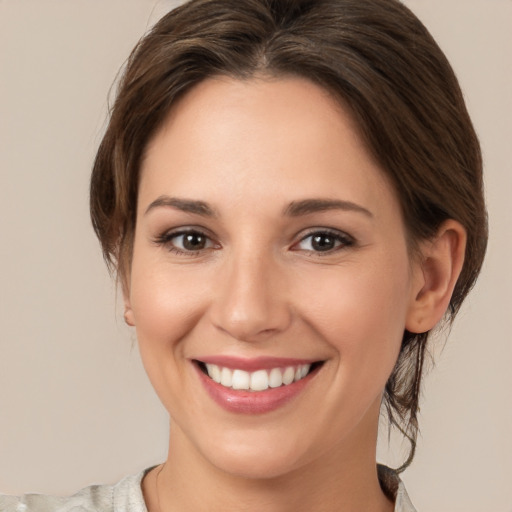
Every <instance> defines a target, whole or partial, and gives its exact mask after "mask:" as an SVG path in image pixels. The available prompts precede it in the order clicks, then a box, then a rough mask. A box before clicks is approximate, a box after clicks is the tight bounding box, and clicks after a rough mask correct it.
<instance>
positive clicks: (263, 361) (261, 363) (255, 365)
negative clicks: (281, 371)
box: [194, 355, 320, 372]
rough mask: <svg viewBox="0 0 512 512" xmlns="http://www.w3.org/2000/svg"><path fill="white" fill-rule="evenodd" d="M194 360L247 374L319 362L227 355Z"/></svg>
mask: <svg viewBox="0 0 512 512" xmlns="http://www.w3.org/2000/svg"><path fill="white" fill-rule="evenodd" d="M194 360H195V361H199V362H201V363H205V364H215V365H217V366H221V367H224V368H230V369H232V370H245V371H247V372H254V371H256V370H269V369H272V368H286V367H288V366H298V365H302V364H313V363H315V362H319V361H320V360H319V359H300V358H291V357H268V356H259V357H253V358H246V357H240V356H228V355H212V356H204V357H195V358H194Z"/></svg>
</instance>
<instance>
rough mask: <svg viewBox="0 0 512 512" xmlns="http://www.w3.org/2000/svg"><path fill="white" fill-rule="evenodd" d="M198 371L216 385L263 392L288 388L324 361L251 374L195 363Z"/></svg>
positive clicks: (214, 365)
mask: <svg viewBox="0 0 512 512" xmlns="http://www.w3.org/2000/svg"><path fill="white" fill-rule="evenodd" d="M195 363H196V364H197V365H198V367H199V369H200V370H201V371H202V372H203V373H204V374H205V375H207V376H208V377H209V378H210V379H212V380H213V381H214V382H216V383H217V384H220V385H221V386H224V387H225V388H229V389H233V390H240V391H265V390H267V389H273V388H280V387H285V386H289V385H290V384H293V383H294V382H298V381H300V380H302V379H304V378H305V377H307V376H308V375H310V374H311V373H313V372H314V371H315V370H317V369H318V368H320V367H321V366H322V365H323V363H324V361H317V362H314V363H311V364H298V365H290V366H286V367H284V368H271V369H261V370H256V371H253V372H249V371H245V370H240V369H236V368H235V369H233V368H227V367H224V366H220V365H216V364H211V363H204V362H202V361H197V360H196V361H195Z"/></svg>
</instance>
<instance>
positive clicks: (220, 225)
mask: <svg viewBox="0 0 512 512" xmlns="http://www.w3.org/2000/svg"><path fill="white" fill-rule="evenodd" d="M163 196H165V197H172V198H178V199H180V200H183V199H185V200H189V201H202V202H204V203H207V204H208V206H209V208H210V209H211V210H212V212H213V213H214V215H203V214H202V213H201V212H199V213H198V212H190V211H183V210H182V209H180V208H179V207H176V206H169V205H165V204H160V205H158V204H157V205H156V206H155V205H154V202H155V201H156V200H158V199H159V198H162V197H163ZM306 199H322V200H336V201H344V202H350V204H351V207H350V208H348V209H347V208H338V207H337V208H329V209H323V210H318V209H316V210H314V211H310V212H307V213H305V212H302V213H300V212H299V213H300V214H297V215H293V216H292V215H289V209H290V205H292V204H296V203H297V202H298V201H303V200H306ZM164 202H165V201H164ZM160 203H162V201H160ZM152 204H153V206H152V207H151V206H150V205H152ZM354 205H356V207H354ZM148 208H149V209H148ZM363 209H364V211H363ZM287 212H288V213H287ZM184 228H186V229H190V228H193V229H194V230H195V231H199V232H201V233H203V235H204V236H205V237H206V238H205V239H204V240H207V242H206V244H205V245H204V247H202V248H201V249H200V250H198V251H190V250H187V249H186V248H184V246H183V243H182V242H183V238H182V237H180V236H174V238H172V236H171V235H170V234H169V233H173V232H180V230H183V229H184ZM326 229H329V231H330V232H331V233H330V234H331V236H332V234H333V233H334V235H335V238H336V236H338V235H339V236H340V238H339V239H336V241H335V243H334V245H333V247H332V248H331V249H330V250H328V251H324V252H322V251H318V250H316V246H314V245H312V239H311V236H310V235H311V232H314V233H317V234H319V233H320V234H321V233H324V232H325V230H326ZM164 235H165V237H164V238H165V240H163V238H162V237H163V236H164ZM322 236H323V235H322ZM323 240H324V241H325V238H323ZM464 240H465V238H464V230H463V229H462V228H461V227H460V226H459V225H458V224H457V223H455V222H454V221H448V223H446V224H445V225H444V226H443V227H442V229H441V230H440V232H439V236H438V238H437V239H436V240H434V241H430V242H429V243H428V244H427V243H425V244H423V245H422V246H421V247H422V251H423V253H422V254H423V256H422V258H418V259H411V258H410V256H409V251H408V247H407V244H406V234H405V230H404V224H403V220H402V215H401V211H400V205H399V202H398V199H397V197H396V195H395V193H394V190H393V188H392V186H391V185H390V183H389V182H388V180H387V179H386V177H385V175H384V173H383V172H382V171H381V169H380V168H379V166H378V165H377V164H376V163H375V162H374V160H373V159H372V158H371V156H370V154H369V152H368V151H367V149H366V148H365V147H364V144H363V143H362V141H361V139H360V137H359V136H358V133H357V129H356V126H355V125H354V123H353V121H352V119H351V117H350V115H349V114H348V113H347V111H345V110H344V109H343V108H342V107H341V106H340V105H339V104H338V103H336V102H335V101H334V100H333V99H332V98H331V97H330V96H329V95H328V94H327V93H326V92H325V91H324V90H323V89H321V88H319V87H318V86H316V85H314V84H312V83H310V82H308V81H306V80H303V79H299V78H279V79H271V78H264V77H260V78H254V79H251V80H248V81H237V80H234V79H230V78H225V77H224V78H215V79H208V80H206V81H204V82H202V83H200V84H199V85H197V86H196V87H195V88H194V89H192V90H191V91H190V92H189V93H188V94H187V95H185V96H184V97H183V98H182V99H181V100H180V101H179V103H178V104H176V105H175V107H174V108H173V110H172V112H171V113H170V115H169V116H168V118H167V120H166V121H165V123H164V125H163V126H162V127H161V129H160V130H159V131H158V133H157V134H156V135H155V136H154V138H153V139H152V141H151V142H150V144H149V146H148V148H147V152H146V157H145V160H144V162H143V166H142V177H141V182H140V189H139V196H138V212H137V225H136V232H135V241H134V247H133V260H132V266H131V269H130V275H129V276H127V280H126V282H127V285H126V286H125V291H124V292H125V303H126V315H125V316H126V319H127V321H128V323H130V324H131V325H134V326H135V327H136V331H137V337H138V340H139V345H140V352H141V356H142V359H143V362H144V365H145V368H146V371H147V373H148V375H149V378H150V380H151V382H152V384H153V386H154V388H155V390H156V392H157V394H158V396H159V397H160V399H161V401H162V403H163V404H164V406H165V407H166V409H167V410H168V412H169V414H170V417H171V429H170V443H169V446H170V447H169V457H168V460H167V461H166V463H165V465H164V466H161V467H160V468H158V471H160V470H161V471H160V473H159V476H158V485H157V478H156V476H157V471H152V472H151V473H150V474H149V475H148V476H147V477H146V479H145V480H144V482H143V491H144V496H145V499H146V501H147V505H148V509H149V510H150V511H151V512H153V511H158V510H161V511H162V512H167V511H173V510H180V511H186V510H194V511H202V510H221V509H222V510H237V511H240V510H244V511H252V510H254V511H256V510H258V511H261V510H270V511H287V510H290V511H291V510H293V511H294V512H296V511H302V510H304V511H306V510H307V511H331V510H344V511H356V510H371V511H389V510H392V509H393V504H392V503H391V502H390V501H389V500H388V499H387V498H386V497H385V496H384V494H383V493H382V491H381V489H380V486H379V483H378V479H377V474H376V465H375V449H376V439H377V427H378V418H379V409H380V402H381V398H382V392H383V388H384V385H385V383H386V380H387V379H388V377H389V375H390V373H391V371H392V369H393V366H394V364H395V361H396V358H397V356H398V353H399V349H400V343H401V339H402V334H403V331H404V329H405V328H407V329H409V330H411V331H414V332H422V331H424V330H427V329H429V328H431V327H432V326H433V325H435V323H436V322H437V321H438V320H439V319H440V318H441V317H442V315H443V313H444V311H445V309H446V307H447V305H448V301H449V297H450V295H451V291H452V289H453V286H454V284H455V281H456V277H457V275H458V272H459V271H460V267H461V265H462V259H463V256H462V255H463V251H464ZM176 249H178V251H180V252H176ZM218 354H221V355H235V356H240V357H245V358H254V357H257V356H262V355H263V356H275V357H292V358H302V359H311V360H319V361H324V364H323V365H322V367H321V369H320V371H318V373H317V374H316V375H315V376H314V378H312V379H311V380H310V383H309V384H308V386H307V387H306V388H305V390H304V391H303V392H302V393H300V394H299V395H298V396H297V397H295V398H294V399H293V400H292V401H291V402H289V403H287V404H285V405H284V406H282V407H280V408H278V409H277V410H275V411H271V412H267V413H264V414H252V415H248V414H237V413H233V412H228V411H226V410H224V409H222V408H221V407H219V405H218V404H216V403H215V402H214V401H213V400H212V399H211V398H210V396H209V395H208V394H207V393H206V392H205V390H204V388H203V386H202V385H201V383H200V380H199V378H198V373H197V371H196V368H195V367H194V363H193V362H192V361H193V360H194V359H201V357H204V356H208V355H218ZM157 488H158V494H157Z"/></svg>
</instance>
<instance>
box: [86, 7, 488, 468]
mask: <svg viewBox="0 0 512 512" xmlns="http://www.w3.org/2000/svg"><path fill="white" fill-rule="evenodd" d="M219 74H221V75H228V76H231V77H235V78H239V79H246V78H250V77H251V76H254V75H255V74H266V75H271V76H282V75H289V74H293V75H298V76H301V77H306V78H308V79H309V80H312V81H313V82H315V83H317V84H319V85H321V86H322V87H324V88H326V89H327V90H329V91H330V92H331V93H332V94H333V95H334V96H335V97H336V98H338V99H339V100H340V101H341V102H343V104H344V105H346V106H348V107H349V109H350V110H351V112H352V114H353V116H354V119H355V120H356V122H357V124H358V126H359V128H360V131H361V136H362V137H363V138H364V140H365V142H366V144H367V147H368V149H369V150H370V151H371V152H372V153H373V155H374V157H375V158H376V160H377V161H378V162H379V164H380V166H381V168H382V169H383V171H384V172H385V173H386V174H387V175H388V176H389V178H390V179H391V181H392V183H393V184H394V186H395V189H396V191H397V194H398V197H399V200H400V203H401V207H402V211H403V218H404V221H405V224H406V229H407V233H408V236H409V239H410V241H411V242H412V245H414V243H415V242H417V241H419V240H422V239H428V238H431V237H433V236H434V235H435V233H436V231H437V229H438V227H439V226H440V224H441V223H442V222H443V221H444V220H446V219H455V220H457V221H459V222H460V223H461V224H462V225H463V226H464V227H465V229H466V230H467V237H468V239H467V247H466V254H465V262H464V267H463V269H462V273H461V275H460V277H459V280H458V282H457V285H456V287H455V290H454V293H453V296H452V298H451V302H450V308H449V314H448V316H449V318H450V319H453V317H454V315H455V314H456V312H457V311H458V309H459V307H460V305H461V303H462V301H463V300H464V298H465V296H466V295H467V293H468V292H469V290H470V289H471V287H472V286H473V284H474V282H475V279H476V277H477V275H478V273H479V271H480V268H481V265H482V261H483V257H484V253H485V249H486V243H487V219H486V211H485V204H484V198H483V183H482V159H481V153H480V147H479V143H478V139H477V136H476V134H475V131H474V129H473V126H472V124H471V120H470V118H469V116H468V113H467V110H466V107H465V104H464V100H463V96H462V93H461V90H460V88H459V85H458V83H457V79H456V77H455V75H454V72H453V70H452V68H451V67H450V65H449V63H448V61H447V60H446V57H445V56H444V54H443V53H442V51H441V50H440V49H439V47H438V46H437V44H436V43H435V41H434V40H433V38H432V37H431V35H430V34H429V32H428V31H427V29H426V28H425V27H424V26H423V25H422V23H421V22H420V21H419V20H418V19H417V18H416V17H415V16H414V15H413V14H412V13H411V12H410V11H409V10H408V9H407V8H406V7H405V6H404V5H402V4H401V3H400V2H398V1H397V0H192V1H190V2H187V3H186V4H184V5H182V6H180V7H178V8H176V9H174V10H173V11H171V12H169V13H168V14H167V15H166V16H164V17H163V18H162V19H161V20H160V21H159V22H158V23H157V24H156V25H155V26H154V27H153V29H152V30H151V31H150V32H149V33H148V34H147V35H146V36H145V37H144V38H143V39H142V40H141V41H140V42H139V43H138V45H137V46H136V47H135V49H134V50H133V52H132V54H131V55H130V57H129V59H128V62H127V65H126V68H125V71H124V74H123V76H122V78H121V80H120V83H119V86H118V90H117V97H116V100H115V104H114V106H113V108H112V110H111V116H110V122H109V125H108V128H107V131H106V133H105V135H104V138H103V140H102V142H101V145H100V147H99V149H98V153H97V156H96V160H95V163H94V168H93V173H92V179H91V203H90V206H91V217H92V222H93V226H94V229H95V231H96V234H97V235H98V238H99V239H100V242H101V244H102V248H103V254H104V256H105V259H106V261H107V263H108V264H109V266H110V267H111V268H114V269H116V270H117V273H118V275H119V277H120V278H121V280H123V279H126V277H127V275H128V273H129V268H130V260H131V251H132V243H133V235H134V231H135V218H136V207H137V189H138V181H139V171H140V164H141V160H142V158H143V155H144V151H145V148H146V147H147V144H148V141H149V140H150V138H151V137H152V135H153V134H154V133H155V131H156V130H157V129H158V128H159V127H160V125H161V123H162V122H163V120H164V118H165V117H166V115H167V114H168V112H169V109H170V108H172V105H173V104H174V102H175V101H176V100H177V99H178V98H179V97H180V96H181V95H183V94H184V93H185V92H186V91H188V90H189V89H190V88H191V87H192V86H194V85H195V84H197V83H198V82H200V81H201V80H204V79H205V78H207V77H210V76H213V75H219ZM125 284H126V283H125ZM428 334H429V333H428V332H427V333H422V334H413V333H409V332H405V333H404V336H403V341H402V347H401V351H400V355H399V357H398V361H397V363H396V366H395V368H394V370H393V373H392V374H391V376H390V378H389V380H388V382H387V384H386V388H385V394H384V402H383V405H384V408H385V410H386V412H387V415H388V419H389V422H390V425H392V426H396V427H398V428H399V429H400V431H401V432H402V433H403V434H404V435H405V436H406V437H407V438H408V439H409V440H410V442H411V450H410V453H409V457H408V458H407V460H406V462H405V463H404V465H403V466H402V467H401V468H400V470H401V469H404V468H405V467H406V466H407V465H408V464H410V462H411V461H412V458H413V456H414V451H415V444H416V436H417V431H418V422H417V411H418V402H419V393H420V383H421V377H422V372H423V364H424V359H425V351H426V343H427V338H428Z"/></svg>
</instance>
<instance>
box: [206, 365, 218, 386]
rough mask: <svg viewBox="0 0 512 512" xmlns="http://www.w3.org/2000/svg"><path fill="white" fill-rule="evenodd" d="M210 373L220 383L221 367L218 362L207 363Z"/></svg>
mask: <svg viewBox="0 0 512 512" xmlns="http://www.w3.org/2000/svg"><path fill="white" fill-rule="evenodd" d="M206 369H207V370H208V375H209V376H210V377H211V378H212V379H213V380H214V381H215V382H217V383H218V384H220V368H219V367H218V366H217V365H216V364H207V365H206Z"/></svg>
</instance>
